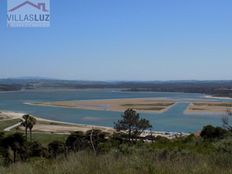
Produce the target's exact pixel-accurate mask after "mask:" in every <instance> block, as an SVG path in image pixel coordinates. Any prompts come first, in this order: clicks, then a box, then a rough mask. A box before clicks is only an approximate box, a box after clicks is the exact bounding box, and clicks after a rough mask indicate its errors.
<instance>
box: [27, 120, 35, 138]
mask: <svg viewBox="0 0 232 174" xmlns="http://www.w3.org/2000/svg"><path fill="white" fill-rule="evenodd" d="M35 124H36V119H35V118H34V117H31V116H30V117H29V122H28V128H29V131H30V141H32V129H33V127H34V125H35Z"/></svg>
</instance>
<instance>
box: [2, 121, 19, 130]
mask: <svg viewBox="0 0 232 174" xmlns="http://www.w3.org/2000/svg"><path fill="white" fill-rule="evenodd" d="M20 121H21V120H20V119H14V120H5V121H0V131H3V130H4V129H5V128H7V127H9V126H12V125H14V124H16V123H18V122H20Z"/></svg>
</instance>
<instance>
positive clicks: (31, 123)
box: [22, 114, 36, 140]
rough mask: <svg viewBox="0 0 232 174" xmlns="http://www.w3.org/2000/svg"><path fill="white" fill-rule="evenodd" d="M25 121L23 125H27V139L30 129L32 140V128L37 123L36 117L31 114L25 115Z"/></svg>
mask: <svg viewBox="0 0 232 174" xmlns="http://www.w3.org/2000/svg"><path fill="white" fill-rule="evenodd" d="M23 119H24V121H23V122H22V126H24V127H25V135H26V140H27V135H28V129H29V131H30V140H32V129H33V127H34V125H35V124H36V119H35V118H34V117H32V116H30V115H29V114H26V115H23Z"/></svg>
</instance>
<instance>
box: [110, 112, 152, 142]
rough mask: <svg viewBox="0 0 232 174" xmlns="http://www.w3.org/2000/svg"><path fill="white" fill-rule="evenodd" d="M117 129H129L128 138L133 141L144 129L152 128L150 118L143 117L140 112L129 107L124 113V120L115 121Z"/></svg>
mask: <svg viewBox="0 0 232 174" xmlns="http://www.w3.org/2000/svg"><path fill="white" fill-rule="evenodd" d="M114 124H115V126H114V128H115V129H116V130H117V131H127V133H128V134H127V135H128V140H129V141H133V140H134V138H137V137H138V136H139V135H141V134H142V133H143V132H144V130H146V129H148V128H151V127H152V126H151V125H150V122H149V120H146V119H141V118H140V116H139V114H138V113H137V112H136V111H135V110H133V109H127V110H126V111H125V112H124V114H123V115H122V120H119V121H118V122H117V123H114Z"/></svg>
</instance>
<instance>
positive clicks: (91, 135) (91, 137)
mask: <svg viewBox="0 0 232 174" xmlns="http://www.w3.org/2000/svg"><path fill="white" fill-rule="evenodd" d="M90 143H91V145H92V148H93V151H94V153H95V155H97V152H96V149H95V147H94V143H93V129H92V131H91V134H90Z"/></svg>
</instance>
